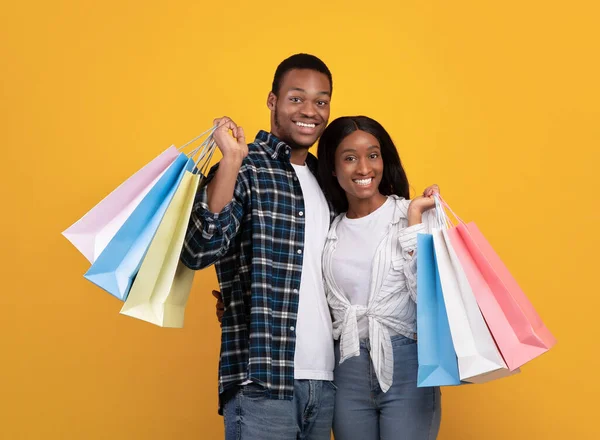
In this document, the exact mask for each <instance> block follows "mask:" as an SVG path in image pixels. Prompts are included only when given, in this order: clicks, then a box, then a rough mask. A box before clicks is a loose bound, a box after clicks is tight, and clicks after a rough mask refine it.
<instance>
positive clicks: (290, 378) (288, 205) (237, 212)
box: [181, 131, 333, 400]
mask: <svg viewBox="0 0 600 440" xmlns="http://www.w3.org/2000/svg"><path fill="white" fill-rule="evenodd" d="M248 149H249V152H248V156H247V157H246V159H245V160H244V162H243V164H242V167H241V169H240V172H239V174H238V177H237V182H236V186H235V191H234V197H233V199H232V201H231V202H230V203H229V204H228V205H227V206H225V208H223V210H222V211H221V212H220V213H219V214H214V213H212V212H210V211H209V210H208V205H207V195H206V187H204V188H203V189H202V190H200V191H199V192H198V195H197V197H196V202H195V204H194V209H193V211H192V216H191V219H190V224H189V227H188V232H187V236H186V239H185V244H184V247H183V253H182V257H181V258H182V261H183V263H184V264H185V265H186V266H188V267H190V268H192V269H201V268H204V267H207V266H210V265H211V264H213V263H214V264H215V266H216V270H217V276H218V278H219V284H220V287H221V294H222V295H223V303H224V305H225V314H224V316H223V322H222V337H221V359H220V363H219V393H220V394H222V393H223V392H224V391H225V390H226V389H227V388H229V387H232V386H234V385H236V384H240V383H241V382H243V381H245V380H247V379H250V380H252V381H253V382H255V383H258V384H260V385H263V386H264V387H265V388H266V389H267V392H268V395H269V397H270V398H272V399H288V400H289V399H292V397H293V390H294V351H295V347H296V334H295V328H296V318H297V314H298V298H299V297H298V290H299V289H300V277H301V274H302V259H303V248H304V215H303V212H304V199H303V196H302V190H301V188H300V182H299V181H298V178H297V177H296V173H295V172H294V169H293V167H292V165H291V163H290V153H291V148H290V147H289V146H288V145H287V144H286V143H284V142H282V141H280V140H278V139H277V138H276V137H275V136H273V135H272V134H270V133H267V132H264V131H260V132H259V133H258V135H257V136H256V139H255V141H254V143H252V144H250V145H249V146H248ZM306 164H307V165H308V167H309V168H310V170H311V171H312V172H313V174H315V175H316V168H317V160H316V158H315V157H314V156H313V155H311V154H309V155H308V157H307V159H306ZM217 167H218V164H217V165H215V166H214V167H213V168H212V169H211V171H210V173H209V175H208V177H207V182H208V181H210V180H211V179H212V177H213V176H214V173H215V171H216V169H217ZM332 215H333V214H332Z"/></svg>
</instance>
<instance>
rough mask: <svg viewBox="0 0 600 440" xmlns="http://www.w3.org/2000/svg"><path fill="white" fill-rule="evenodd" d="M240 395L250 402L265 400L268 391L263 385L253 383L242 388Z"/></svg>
mask: <svg viewBox="0 0 600 440" xmlns="http://www.w3.org/2000/svg"><path fill="white" fill-rule="evenodd" d="M240 394H241V395H242V396H244V397H245V398H248V399H250V400H258V399H264V398H265V397H267V389H266V388H265V387H263V386H262V385H258V384H256V383H254V382H251V383H249V384H246V385H242V386H241V387H240Z"/></svg>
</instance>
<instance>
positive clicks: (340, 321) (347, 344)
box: [323, 195, 435, 392]
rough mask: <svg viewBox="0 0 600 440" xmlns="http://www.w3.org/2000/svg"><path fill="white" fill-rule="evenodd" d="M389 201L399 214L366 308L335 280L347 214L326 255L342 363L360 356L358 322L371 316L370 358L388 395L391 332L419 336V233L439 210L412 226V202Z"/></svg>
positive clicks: (374, 271)
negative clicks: (336, 258)
mask: <svg viewBox="0 0 600 440" xmlns="http://www.w3.org/2000/svg"><path fill="white" fill-rule="evenodd" d="M389 197H390V198H392V199H393V201H394V203H395V209H394V212H393V216H392V219H391V221H390V224H389V226H388V229H387V231H386V233H385V236H384V238H383V239H382V241H381V243H379V246H378V247H377V250H376V252H375V256H374V258H373V261H372V266H371V279H370V283H369V296H368V298H369V299H368V302H367V305H366V306H364V305H356V304H351V303H350V301H349V299H348V296H347V295H346V294H345V293H344V292H343V290H342V289H340V288H339V286H338V285H337V283H336V280H335V278H334V276H333V271H332V257H333V254H334V251H335V249H336V244H337V241H338V237H337V234H336V228H337V225H338V224H339V222H340V221H341V220H342V218H343V216H344V214H342V215H340V216H338V217H337V218H336V219H335V220H334V222H333V224H332V225H331V228H330V230H329V234H328V237H327V242H326V244H325V248H324V250H323V272H324V277H325V288H326V293H327V301H328V303H329V307H330V310H331V313H332V316H333V337H334V338H335V339H339V340H340V363H342V362H344V361H345V360H346V359H348V358H350V357H353V356H359V355H360V336H359V329H358V320H359V319H360V318H361V317H363V316H366V317H367V320H368V338H369V341H370V356H371V360H372V362H373V366H374V368H375V374H376V376H377V380H378V381H379V386H380V387H381V390H382V391H383V392H386V391H387V390H388V389H389V388H390V386H391V385H392V381H393V372H394V353H393V350H392V343H391V339H390V335H391V332H392V333H393V334H401V335H404V336H406V337H408V338H411V339H414V337H415V332H416V296H417V279H416V271H417V267H416V261H417V259H416V243H417V234H418V233H427V232H430V231H431V229H432V228H433V227H434V226H435V211H434V210H431V211H427V212H426V213H425V214H424V215H423V223H420V224H417V225H413V226H411V227H408V218H407V212H408V206H409V204H410V200H406V199H404V198H402V197H398V196H395V195H392V196H389ZM411 253H412V255H411ZM342 261H343V260H342Z"/></svg>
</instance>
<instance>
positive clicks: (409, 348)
mask: <svg viewBox="0 0 600 440" xmlns="http://www.w3.org/2000/svg"><path fill="white" fill-rule="evenodd" d="M318 157H319V177H320V180H321V184H322V187H323V192H324V193H325V196H326V197H327V198H328V199H329V200H330V201H331V203H332V204H333V207H334V208H335V210H336V211H337V212H341V213H342V214H340V215H339V216H338V217H337V218H336V219H335V220H334V222H333V223H332V225H331V228H330V231H329V235H328V238H327V242H326V244H325V249H324V251H323V271H324V279H325V283H326V292H327V300H328V302H329V306H330V309H331V314H332V318H333V328H334V337H335V338H336V340H337V341H336V344H335V351H336V369H335V371H334V381H335V384H336V386H337V387H338V390H337V393H336V403H335V415H334V421H333V430H334V435H335V438H336V440H354V439H356V440H371V439H373V440H378V439H392V438H394V439H410V440H419V439H434V438H436V436H437V432H438V430H439V425H440V418H441V407H440V403H441V402H440V390H439V388H417V368H418V363H417V345H416V255H415V251H416V237H417V234H418V233H419V232H427V231H429V230H430V229H431V226H432V225H433V219H434V215H432V214H431V213H430V212H428V211H429V210H430V209H431V208H433V207H434V200H433V194H434V193H436V192H439V190H438V188H437V186H436V185H433V186H431V187H429V188H427V189H426V190H425V191H424V193H423V196H420V197H416V198H415V199H413V200H412V201H411V200H409V185H408V180H407V177H406V173H405V172H404V169H403V167H402V164H401V161H400V157H399V156H398V152H397V150H396V147H395V146H394V143H393V142H392V139H391V138H390V136H389V134H388V133H387V132H386V131H385V129H384V128H383V127H382V126H381V124H379V123H378V122H376V121H374V120H373V119H371V118H368V117H364V116H357V117H341V118H338V119H336V120H335V121H333V122H332V123H331V124H330V125H329V126H328V127H327V129H326V130H325V132H324V133H323V135H322V136H321V140H320V141H319V147H318Z"/></svg>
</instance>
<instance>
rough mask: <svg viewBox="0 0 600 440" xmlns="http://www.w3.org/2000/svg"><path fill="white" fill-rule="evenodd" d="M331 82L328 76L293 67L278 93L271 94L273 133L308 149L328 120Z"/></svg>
mask: <svg viewBox="0 0 600 440" xmlns="http://www.w3.org/2000/svg"><path fill="white" fill-rule="evenodd" d="M330 89H331V84H330V83H329V79H328V78H327V75H325V74H323V73H320V72H317V71H315V70H309V69H293V70H290V71H289V72H287V73H286V74H285V75H284V76H283V79H282V81H281V86H280V88H279V94H278V95H279V96H275V94H274V93H272V92H271V93H269V98H268V100H267V105H268V107H269V109H270V110H271V133H273V134H274V135H275V136H277V137H278V138H279V139H280V140H282V141H284V142H286V143H287V144H289V145H290V146H291V147H292V148H309V147H310V146H311V145H313V144H314V143H315V142H316V141H317V139H318V138H319V136H321V134H322V133H323V130H325V127H326V126H327V121H328V120H329V102H330V101H331V93H330Z"/></svg>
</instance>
